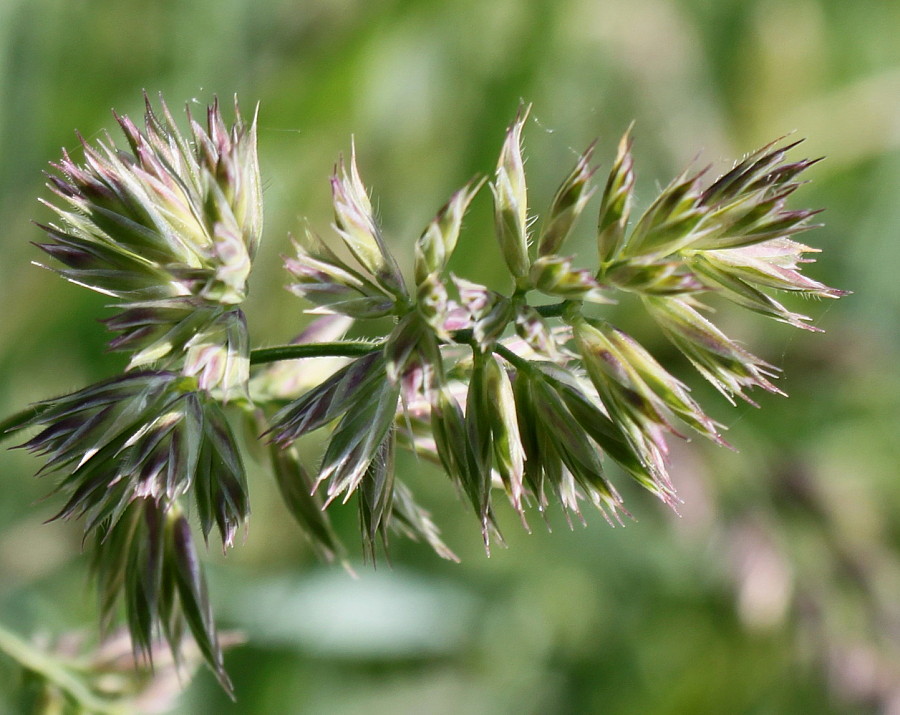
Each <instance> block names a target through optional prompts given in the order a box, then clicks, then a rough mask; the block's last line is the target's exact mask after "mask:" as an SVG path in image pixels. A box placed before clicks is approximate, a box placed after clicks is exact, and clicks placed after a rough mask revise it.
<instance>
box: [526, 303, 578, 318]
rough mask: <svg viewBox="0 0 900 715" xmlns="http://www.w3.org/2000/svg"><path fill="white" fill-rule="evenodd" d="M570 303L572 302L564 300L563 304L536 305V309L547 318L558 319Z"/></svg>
mask: <svg viewBox="0 0 900 715" xmlns="http://www.w3.org/2000/svg"><path fill="white" fill-rule="evenodd" d="M569 303H570V301H568V300H564V301H562V302H561V303H551V304H550V305H536V306H535V307H534V309H535V310H536V311H537V312H538V313H539V314H540V315H542V316H543V317H545V318H558V317H560V316H561V315H562V314H563V311H564V310H565V309H566V306H567V305H568V304H569Z"/></svg>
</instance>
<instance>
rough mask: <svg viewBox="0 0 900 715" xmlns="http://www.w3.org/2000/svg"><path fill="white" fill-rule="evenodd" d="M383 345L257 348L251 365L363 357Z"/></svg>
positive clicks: (345, 343)
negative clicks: (280, 361)
mask: <svg viewBox="0 0 900 715" xmlns="http://www.w3.org/2000/svg"><path fill="white" fill-rule="evenodd" d="M383 347H384V344H383V343H364V342H340V341H339V342H335V343H301V344H298V345H277V346H275V347H271V348H257V349H256V350H253V351H252V352H251V353H250V364H251V365H262V364H263V363H267V362H278V361H279V360H299V359H301V358H316V357H362V356H363V355H368V354H369V353H371V352H374V351H376V350H381V349H382V348H383Z"/></svg>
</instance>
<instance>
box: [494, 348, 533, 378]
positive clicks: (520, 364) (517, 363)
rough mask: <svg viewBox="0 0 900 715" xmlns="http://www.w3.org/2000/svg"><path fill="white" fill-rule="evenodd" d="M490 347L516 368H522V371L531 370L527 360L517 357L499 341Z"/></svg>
mask: <svg viewBox="0 0 900 715" xmlns="http://www.w3.org/2000/svg"><path fill="white" fill-rule="evenodd" d="M492 349H493V351H494V352H495V353H497V355H499V356H500V357H502V358H503V359H504V360H506V362H508V363H509V364H510V365H512V366H513V367H514V368H516V369H517V370H522V371H523V372H531V370H532V369H533V368H532V367H531V365H530V364H529V363H528V360H526V359H525V358H523V357H519V356H518V355H516V354H515V353H514V352H513V351H512V350H510V349H509V348H508V347H506V346H504V345H501V344H500V343H495V344H494V347H493V348H492Z"/></svg>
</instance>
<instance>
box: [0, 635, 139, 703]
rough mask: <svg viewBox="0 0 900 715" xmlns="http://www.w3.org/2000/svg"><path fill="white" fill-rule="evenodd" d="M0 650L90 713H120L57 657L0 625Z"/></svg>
mask: <svg viewBox="0 0 900 715" xmlns="http://www.w3.org/2000/svg"><path fill="white" fill-rule="evenodd" d="M0 651H2V652H4V653H6V654H7V655H8V656H9V657H10V658H12V659H13V660H14V661H16V662H17V663H19V665H21V666H22V667H23V668H25V669H26V670H30V671H31V672H33V673H37V674H38V675H40V676H42V677H43V678H45V679H46V680H48V681H49V682H51V683H53V684H54V685H56V686H57V687H58V688H60V689H61V690H64V691H66V692H67V693H68V694H69V695H71V696H72V698H73V699H74V700H75V701H76V702H78V703H80V704H81V705H83V706H84V707H85V708H88V709H89V710H90V711H91V712H97V713H109V714H110V715H111V714H112V713H117V714H122V713H124V712H125V710H124V708H122V707H121V706H117V705H115V704H114V703H111V702H110V701H108V700H105V699H103V698H101V697H99V696H98V695H97V694H96V693H94V692H93V691H92V690H91V689H90V687H89V686H88V685H87V684H86V683H85V682H84V681H83V680H81V679H80V678H78V676H76V675H75V674H73V673H72V672H71V671H69V669H68V668H66V667H65V666H64V665H63V664H62V663H61V662H60V661H59V660H57V659H55V658H53V656H51V655H48V654H47V653H44V652H43V651H41V650H38V649H37V648H35V647H34V646H33V645H31V644H30V643H28V642H27V641H25V640H23V639H22V638H20V637H19V636H17V635H16V634H14V633H12V632H10V631H8V630H7V629H6V628H4V627H3V625H2V624H0Z"/></svg>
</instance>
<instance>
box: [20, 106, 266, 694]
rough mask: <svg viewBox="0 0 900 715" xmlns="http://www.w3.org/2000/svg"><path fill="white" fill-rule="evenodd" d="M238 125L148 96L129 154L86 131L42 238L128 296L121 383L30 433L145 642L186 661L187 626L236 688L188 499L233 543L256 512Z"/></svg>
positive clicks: (108, 586) (246, 135)
mask: <svg viewBox="0 0 900 715" xmlns="http://www.w3.org/2000/svg"><path fill="white" fill-rule="evenodd" d="M235 113H236V115H237V121H236V124H235V125H234V126H233V127H232V128H231V129H230V130H229V129H228V128H226V126H225V123H224V120H223V118H222V115H221V112H220V109H219V106H218V104H217V103H216V104H214V105H212V106H211V107H210V108H209V110H208V112H207V117H206V120H207V121H206V124H205V126H204V125H201V124H199V123H198V122H196V121H195V120H194V119H193V118H191V117H190V115H189V117H188V118H189V123H190V134H189V135H188V136H185V135H183V134H182V133H181V132H179V130H178V129H177V127H176V125H175V122H174V120H173V118H172V116H171V114H170V112H169V110H168V108H167V107H166V105H165V104H164V103H163V104H162V106H161V113H157V112H155V111H154V110H153V108H152V106H151V104H150V102H149V100H148V101H147V111H146V117H145V127H144V130H143V131H141V130H140V129H138V127H137V126H136V125H135V124H134V123H133V122H132V121H131V120H130V119H128V118H127V117H117V118H118V122H119V125H120V127H121V129H122V131H123V133H124V135H125V138H126V140H127V145H128V150H122V149H119V148H117V147H116V146H115V144H114V143H113V141H112V139H111V138H109V137H106V138H105V139H102V140H100V141H98V142H97V143H96V145H94V146H92V145H90V144H88V143H86V142H83V151H84V163H83V164H79V163H77V162H76V161H74V160H73V159H72V158H71V156H70V155H69V154H68V153H64V155H63V159H62V161H61V162H60V163H58V164H55V165H54V169H55V170H56V173H54V174H50V175H49V179H50V181H49V184H48V185H49V187H50V188H51V189H52V190H53V192H54V193H55V194H56V195H57V197H58V198H59V200H60V201H59V205H57V204H53V203H48V206H50V208H52V209H53V210H54V211H55V212H56V214H57V215H58V217H59V218H60V224H59V225H56V224H50V225H45V226H42V228H43V229H44V231H45V232H46V233H47V235H48V236H49V238H50V239H51V240H50V241H49V242H47V243H43V244H40V247H41V248H42V249H43V250H44V251H46V252H47V253H48V254H49V255H50V256H51V257H53V258H54V259H56V260H57V261H58V262H60V263H61V264H62V265H63V267H62V268H60V269H58V272H59V273H60V274H61V275H62V276H64V277H65V278H67V279H68V280H70V281H72V282H73V283H77V284H79V285H83V286H85V287H87V288H90V289H92V290H95V291H98V292H100V293H103V294H105V295H108V296H111V297H113V298H115V299H117V301H119V307H120V308H121V310H120V312H119V313H118V314H117V315H115V316H113V317H112V318H109V319H108V320H106V321H105V322H106V324H107V326H108V327H109V328H110V329H111V330H113V331H115V332H117V333H119V335H118V336H117V337H115V338H114V339H113V340H112V341H111V342H110V347H111V348H112V349H113V350H118V351H126V352H128V353H129V355H130V361H129V364H128V371H127V372H126V373H125V374H123V375H121V376H119V377H116V378H113V379H111V380H107V381H105V382H102V383H99V384H96V385H92V386H90V387H87V388H85V389H83V390H80V391H78V392H75V393H73V394H71V395H66V396H63V397H60V398H56V399H53V400H48V401H46V402H44V403H41V404H39V405H37V406H36V408H37V410H36V412H37V414H36V416H35V417H34V418H33V419H32V420H31V424H33V425H38V426H41V427H42V430H41V431H40V432H39V433H38V434H37V435H36V436H35V437H33V438H32V439H31V440H29V441H28V442H26V443H25V445H24V446H25V447H26V448H28V449H29V450H31V451H33V452H36V453H39V454H43V455H46V457H47V462H46V465H45V467H44V469H43V470H42V471H54V472H59V473H61V474H63V475H64V478H63V479H62V480H61V481H60V483H59V486H58V490H59V491H61V492H63V493H65V494H66V496H67V499H68V501H67V502H66V504H65V506H64V507H63V509H62V511H60V512H59V514H58V515H57V516H58V517H62V518H70V517H83V518H84V520H85V529H86V532H88V533H93V534H95V535H96V536H95V542H96V555H97V558H96V559H95V570H96V573H97V577H98V581H99V585H100V591H101V599H102V602H103V610H104V613H106V614H107V615H111V614H112V612H113V608H114V606H115V603H116V601H117V599H118V597H119V595H120V594H121V593H122V592H123V591H124V596H125V598H124V600H125V606H126V610H127V614H128V623H129V627H130V630H131V634H132V639H133V642H134V645H135V648H136V649H137V650H138V651H139V652H141V653H143V654H145V655H146V656H147V657H149V655H150V653H151V650H152V639H153V638H154V637H156V636H157V635H158V634H159V633H160V632H161V633H162V635H164V636H165V637H166V639H167V640H168V642H169V644H170V646H171V647H172V649H173V651H175V652H176V654H177V653H178V651H179V648H180V643H181V637H182V631H183V629H184V625H185V624H186V625H187V627H188V629H189V630H190V632H191V634H192V635H193V637H194V640H195V641H196V642H197V644H198V645H199V646H200V649H201V652H202V653H203V655H204V657H205V658H206V659H207V662H208V663H209V664H210V665H211V666H212V667H213V669H214V670H215V672H216V674H217V675H218V677H219V679H220V681H221V682H222V683H223V685H224V686H225V687H226V688H229V689H230V684H229V682H228V678H227V675H226V674H225V671H224V669H223V667H222V659H221V653H220V650H219V646H218V643H217V636H216V632H215V627H214V624H213V621H212V617H211V615H210V613H209V604H208V600H207V596H206V589H205V586H204V582H203V574H202V571H201V569H200V566H199V562H198V560H197V555H196V553H195V551H194V547H193V544H192V538H191V535H190V528H189V526H188V524H187V521H186V519H185V517H184V516H183V515H182V514H181V511H182V507H181V506H180V502H181V501H183V499H184V498H187V497H190V500H191V503H192V504H193V506H194V507H195V509H196V514H197V516H198V518H199V520H200V526H201V530H202V532H203V536H204V538H206V537H208V535H209V532H210V531H211V529H212V527H213V525H216V526H217V528H218V530H219V533H220V535H221V538H222V541H223V543H224V544H225V545H226V546H231V545H232V542H233V540H234V535H235V532H236V531H237V529H238V528H239V527H240V526H241V524H243V523H244V522H245V521H246V519H247V517H248V515H249V510H250V509H249V500H248V494H247V484H246V477H245V474H244V466H243V462H242V458H241V452H240V450H239V448H238V447H237V444H236V442H235V438H234V436H233V434H232V431H231V428H230V426H229V424H228V422H227V420H226V419H225V416H224V414H223V412H222V409H221V406H220V405H221V404H224V403H227V402H228V401H233V400H238V401H247V400H248V399H249V394H248V388H247V384H248V380H249V371H250V354H249V343H248V340H247V326H246V321H245V318H244V315H243V313H242V312H241V310H240V308H239V307H238V306H239V305H240V303H241V302H242V301H243V300H244V298H245V296H246V294H247V279H248V276H249V273H250V264H251V260H252V258H253V255H254V254H255V252H256V249H257V246H258V245H259V240H260V237H261V233H262V197H261V190H260V178H259V168H258V162H257V158H256V127H255V121H254V123H252V124H251V125H246V124H244V123H243V121H242V120H241V119H240V114H239V112H238V109H237V107H235Z"/></svg>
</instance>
